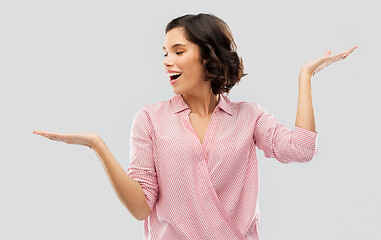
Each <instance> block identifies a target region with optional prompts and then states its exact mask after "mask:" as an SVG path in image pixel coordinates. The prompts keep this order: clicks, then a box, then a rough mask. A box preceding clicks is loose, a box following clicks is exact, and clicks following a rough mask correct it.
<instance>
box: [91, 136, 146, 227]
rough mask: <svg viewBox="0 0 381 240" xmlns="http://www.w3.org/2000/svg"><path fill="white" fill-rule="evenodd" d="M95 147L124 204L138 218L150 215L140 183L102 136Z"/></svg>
mask: <svg viewBox="0 0 381 240" xmlns="http://www.w3.org/2000/svg"><path fill="white" fill-rule="evenodd" d="M93 149H94V151H95V153H96V155H97V156H98V158H99V160H100V161H101V163H102V166H103V167H104V169H105V171H106V173H107V176H108V178H109V180H110V182H111V185H112V187H113V189H114V191H115V193H116V194H117V196H118V198H119V200H120V201H121V202H122V204H123V205H124V206H125V207H126V208H127V209H128V211H129V212H130V213H131V214H132V216H134V217H135V218H136V219H138V220H142V219H144V218H145V217H146V216H148V215H149V213H150V209H149V207H148V204H147V201H146V199H145V195H144V192H143V189H142V187H141V186H140V184H139V183H138V182H137V181H135V180H134V179H132V178H131V177H130V176H129V175H128V174H127V172H126V171H124V169H123V168H122V167H121V166H120V164H119V163H118V161H116V159H115V158H114V156H113V155H112V154H111V152H110V150H109V149H108V147H107V145H106V144H105V142H104V141H103V140H102V139H101V138H99V140H98V141H97V142H96V144H94V146H93Z"/></svg>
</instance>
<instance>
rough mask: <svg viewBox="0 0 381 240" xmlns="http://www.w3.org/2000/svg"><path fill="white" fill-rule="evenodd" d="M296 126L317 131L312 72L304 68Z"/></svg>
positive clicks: (300, 82) (301, 76) (301, 72)
mask: <svg viewBox="0 0 381 240" xmlns="http://www.w3.org/2000/svg"><path fill="white" fill-rule="evenodd" d="M295 126H297V127H300V128H304V129H307V130H309V131H312V132H315V118H314V111H313V107H312V96H311V74H309V73H307V72H306V71H304V70H303V69H302V70H301V71H300V74H299V96H298V108H297V114H296V120H295Z"/></svg>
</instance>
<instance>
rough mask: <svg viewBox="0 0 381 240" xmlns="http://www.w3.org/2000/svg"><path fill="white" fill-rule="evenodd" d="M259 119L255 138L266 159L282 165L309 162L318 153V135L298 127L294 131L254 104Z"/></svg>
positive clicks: (256, 123)
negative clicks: (272, 159)
mask: <svg viewBox="0 0 381 240" xmlns="http://www.w3.org/2000/svg"><path fill="white" fill-rule="evenodd" d="M252 105H253V107H254V115H255V118H254V119H257V120H256V122H255V126H254V134H253V138H254V141H255V144H256V146H257V147H258V148H259V149H260V150H262V151H263V152H264V155H265V157H267V158H275V159H277V160H278V161H279V162H282V163H291V162H308V161H311V160H312V159H313V158H314V157H315V155H316V154H317V152H318V149H317V139H318V133H317V132H312V131H309V130H307V129H304V128H300V127H296V126H295V130H294V131H292V130H290V129H289V128H287V127H286V126H285V125H283V124H282V123H280V122H279V121H278V119H276V118H275V117H274V116H273V115H272V114H270V113H268V112H267V110H266V109H264V108H263V107H262V106H260V105H259V104H256V103H255V102H252Z"/></svg>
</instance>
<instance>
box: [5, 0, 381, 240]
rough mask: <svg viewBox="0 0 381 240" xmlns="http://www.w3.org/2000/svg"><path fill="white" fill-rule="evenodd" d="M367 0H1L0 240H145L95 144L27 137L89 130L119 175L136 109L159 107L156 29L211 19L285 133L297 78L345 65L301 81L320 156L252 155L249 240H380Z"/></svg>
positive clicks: (241, 93) (373, 37) (250, 95)
mask: <svg viewBox="0 0 381 240" xmlns="http://www.w3.org/2000/svg"><path fill="white" fill-rule="evenodd" d="M377 9H378V8H377V7H376V5H372V4H370V3H368V2H366V1H356V2H355V1H342V2H339V1H311V2H307V1H296V0H291V1H277V2H276V1H271V2H270V1H267V2H266V3H265V1H247V2H245V1H226V2H223V1H187V2H180V1H152V2H147V1H142V2H138V1H134V2H133V3H130V2H127V1H84V0H76V1H71V0H67V1H1V3H0V34H1V36H0V80H1V88H0V91H1V94H0V104H1V124H0V129H1V167H0V189H1V198H0V201H1V204H0V213H1V214H0V224H1V231H0V238H1V239H143V222H140V221H137V220H135V219H134V218H133V217H132V216H131V215H130V213H129V212H128V210H127V209H125V208H124V207H123V205H122V204H121V203H120V201H119V199H118V197H117V195H116V194H115V193H114V191H113V189H112V186H111V184H110V182H109V180H108V178H107V175H106V173H105V171H104V169H103V167H102V165H101V163H100V162H99V160H98V158H97V157H96V155H95V153H94V151H93V150H91V149H89V148H87V147H84V146H79V145H70V144H66V143H62V142H56V141H52V140H49V139H47V138H44V137H41V136H37V135H35V134H33V133H32V131H33V130H46V131H52V132H59V133H70V132H85V131H94V132H96V133H98V134H99V135H100V136H101V137H102V138H103V139H104V141H105V142H106V144H107V146H108V147H109V149H110V151H111V152H112V153H113V155H114V156H115V158H116V159H117V160H118V161H119V162H120V164H121V165H122V166H123V168H124V169H127V167H128V164H129V133H130V130H131V123H132V118H133V116H134V114H135V113H136V112H137V111H138V109H139V108H140V107H142V106H143V105H146V104H153V103H156V102H159V101H163V100H167V99H169V98H170V97H171V96H172V95H173V92H172V86H171V85H170V84H169V81H168V77H167V76H166V75H165V73H164V69H163V63H162V61H163V50H162V45H163V41H164V36H165V35H164V28H165V26H166V24H167V23H168V22H169V21H170V20H171V19H173V18H175V17H178V16H181V15H184V14H187V13H192V14H197V13H200V12H204V13H212V14H215V15H216V16H218V17H220V18H222V19H223V20H225V21H226V22H227V24H228V25H229V26H230V28H231V30H232V32H233V36H234V38H235V40H236V43H237V45H238V53H239V54H240V56H242V58H243V60H244V66H245V71H246V72H247V73H248V74H249V75H248V76H246V77H244V78H242V80H241V83H240V84H239V85H238V86H235V87H234V88H233V89H232V91H231V93H230V95H229V97H230V99H231V100H232V101H256V102H257V103H259V104H261V105H262V106H263V107H265V108H266V109H267V110H268V111H269V112H271V113H273V114H274V116H275V117H277V118H278V119H279V120H280V121H281V122H282V123H284V124H285V125H287V126H288V127H289V128H291V129H294V123H295V117H296V107H297V95H298V74H299V71H300V69H301V67H302V65H303V64H304V63H305V62H307V61H309V60H311V59H314V58H317V57H320V56H321V55H322V54H323V53H324V51H326V50H331V51H332V54H337V53H339V52H342V51H346V50H348V49H349V48H350V47H352V46H354V45H358V46H359V48H358V49H357V50H355V52H353V53H352V54H351V55H350V56H348V58H346V59H344V60H342V61H339V62H336V63H334V64H332V65H330V66H328V67H327V68H325V69H323V70H322V71H321V72H319V73H318V74H317V75H316V76H314V77H313V79H312V97H313V104H314V113H315V121H316V130H317V132H318V133H319V140H318V141H319V142H318V144H319V145H318V146H319V153H318V155H317V156H316V158H315V159H314V160H313V161H312V162H310V163H307V164H301V163H299V164H298V163H293V164H290V165H285V164H282V163H280V162H278V161H276V160H275V159H267V158H265V157H264V155H263V153H262V151H258V156H259V159H258V161H259V165H260V177H261V182H260V195H259V196H260V211H261V215H260V237H261V239H262V240H272V239H290V240H291V239H292V240H297V239H347V240H348V239H381V228H380V226H381V217H380V216H381V207H380V200H381V199H380V198H381V194H380V187H379V183H380V180H381V177H380V175H379V172H380V170H381V164H380V160H381V159H380V155H379V145H380V144H379V143H380V137H379V136H380V124H379V123H380V114H379V113H380V111H379V110H378V109H379V107H378V106H377V105H379V104H377V103H380V96H379V95H380V94H379V92H378V91H379V89H380V88H379V86H380V84H379V81H380V75H379V74H378V72H377V69H378V68H379V66H378V65H379V63H380V61H379V57H378V55H379V53H380V51H379V50H380V47H379V43H380V35H379V34H378V31H379V23H380V22H381V21H380V19H376V14H377V12H376V10H377Z"/></svg>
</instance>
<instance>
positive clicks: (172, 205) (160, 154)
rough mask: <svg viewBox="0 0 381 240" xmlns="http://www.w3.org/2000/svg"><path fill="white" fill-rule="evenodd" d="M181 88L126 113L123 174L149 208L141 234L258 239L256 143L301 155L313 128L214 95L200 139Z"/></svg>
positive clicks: (306, 155) (295, 158) (288, 155)
mask: <svg viewBox="0 0 381 240" xmlns="http://www.w3.org/2000/svg"><path fill="white" fill-rule="evenodd" d="M190 112H191V110H190V108H189V106H188V105H187V104H186V102H185V101H184V99H183V97H182V96H181V95H174V96H173V97H171V98H170V99H169V100H167V101H162V102H159V103H156V104H151V105H145V106H143V107H142V108H141V109H140V110H139V111H138V112H137V114H136V115H135V116H134V119H133V123H132V129H131V135H130V165H129V167H128V171H127V172H128V174H129V176H131V177H132V178H133V179H134V180H136V181H137V182H139V183H140V185H141V186H142V188H143V191H144V194H145V197H146V200H147V203H148V205H149V207H150V209H151V214H150V216H149V217H148V218H146V219H145V220H144V235H145V239H150V240H156V239H165V240H183V239H184V240H185V239H188V240H190V239H196V240H200V239H202V240H205V239H213V240H215V239H221V240H222V239H224V240H225V239H237V240H243V239H247V240H257V239H259V231H258V230H259V207H258V190H259V185H258V184H259V182H258V181H259V176H258V162H257V156H256V147H258V148H259V149H260V150H262V151H263V152H264V154H265V156H266V157H267V158H275V159H277V160H278V161H280V162H282V163H291V162H308V161H310V160H312V159H313V158H314V156H315V155H316V154H317V137H318V133H317V132H311V131H309V130H306V129H303V128H299V127H295V130H294V131H291V130H290V129H288V128H287V127H286V126H285V125H283V124H281V123H280V122H279V121H278V120H277V119H276V118H274V116H273V115H272V114H270V113H268V112H267V111H266V110H265V109H264V108H263V107H261V106H260V105H258V104H256V103H255V102H231V101H230V99H229V98H228V97H227V96H224V95H223V94H220V98H219V101H218V104H217V106H216V107H215V109H214V111H213V114H212V116H211V120H210V123H209V125H208V128H207V130H206V133H205V137H204V140H203V143H202V144H201V142H200V140H199V139H198V137H197V135H196V133H195V131H194V130H193V128H192V125H191V124H190V121H189V117H188V115H189V113H190Z"/></svg>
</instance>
